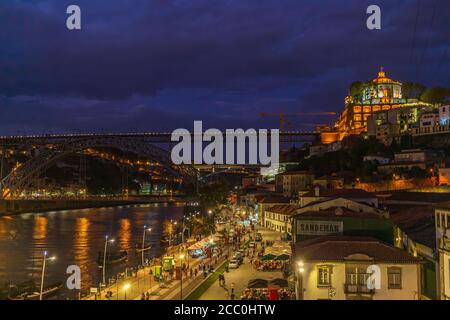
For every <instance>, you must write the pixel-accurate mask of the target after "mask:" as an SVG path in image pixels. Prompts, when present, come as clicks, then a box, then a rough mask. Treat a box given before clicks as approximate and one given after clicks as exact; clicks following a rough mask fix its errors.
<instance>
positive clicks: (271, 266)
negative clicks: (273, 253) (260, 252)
mask: <svg viewBox="0 0 450 320" xmlns="http://www.w3.org/2000/svg"><path fill="white" fill-rule="evenodd" d="M253 265H254V266H255V268H256V269H257V270H261V271H276V270H283V269H284V268H285V267H286V265H287V262H286V261H281V260H266V261H263V260H261V259H256V260H255V261H254V262H253Z"/></svg>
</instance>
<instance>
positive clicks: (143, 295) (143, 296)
mask: <svg viewBox="0 0 450 320" xmlns="http://www.w3.org/2000/svg"><path fill="white" fill-rule="evenodd" d="M141 300H145V293H143V292H142V294H141Z"/></svg>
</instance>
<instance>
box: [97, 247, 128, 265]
mask: <svg viewBox="0 0 450 320" xmlns="http://www.w3.org/2000/svg"><path fill="white" fill-rule="evenodd" d="M127 257H128V253H127V252H126V251H125V250H124V251H120V252H119V253H117V254H113V255H111V254H108V255H107V256H106V260H103V254H101V253H99V255H98V258H97V264H98V266H99V268H102V267H103V263H105V265H112V264H117V263H121V262H124V261H126V260H127Z"/></svg>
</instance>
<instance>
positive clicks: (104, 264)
mask: <svg viewBox="0 0 450 320" xmlns="http://www.w3.org/2000/svg"><path fill="white" fill-rule="evenodd" d="M108 242H111V243H113V242H114V239H109V240H108V235H106V236H105V251H104V252H103V284H104V285H106V272H105V269H106V250H107V248H108Z"/></svg>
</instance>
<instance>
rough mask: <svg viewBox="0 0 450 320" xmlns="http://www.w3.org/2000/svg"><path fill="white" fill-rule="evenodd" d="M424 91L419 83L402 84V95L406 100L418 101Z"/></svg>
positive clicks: (423, 87)
mask: <svg viewBox="0 0 450 320" xmlns="http://www.w3.org/2000/svg"><path fill="white" fill-rule="evenodd" d="M425 90H426V87H425V86H424V85H423V84H420V83H414V82H404V83H403V86H402V94H403V97H404V98H406V99H419V98H420V97H421V95H422V94H423V93H424V91H425Z"/></svg>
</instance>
